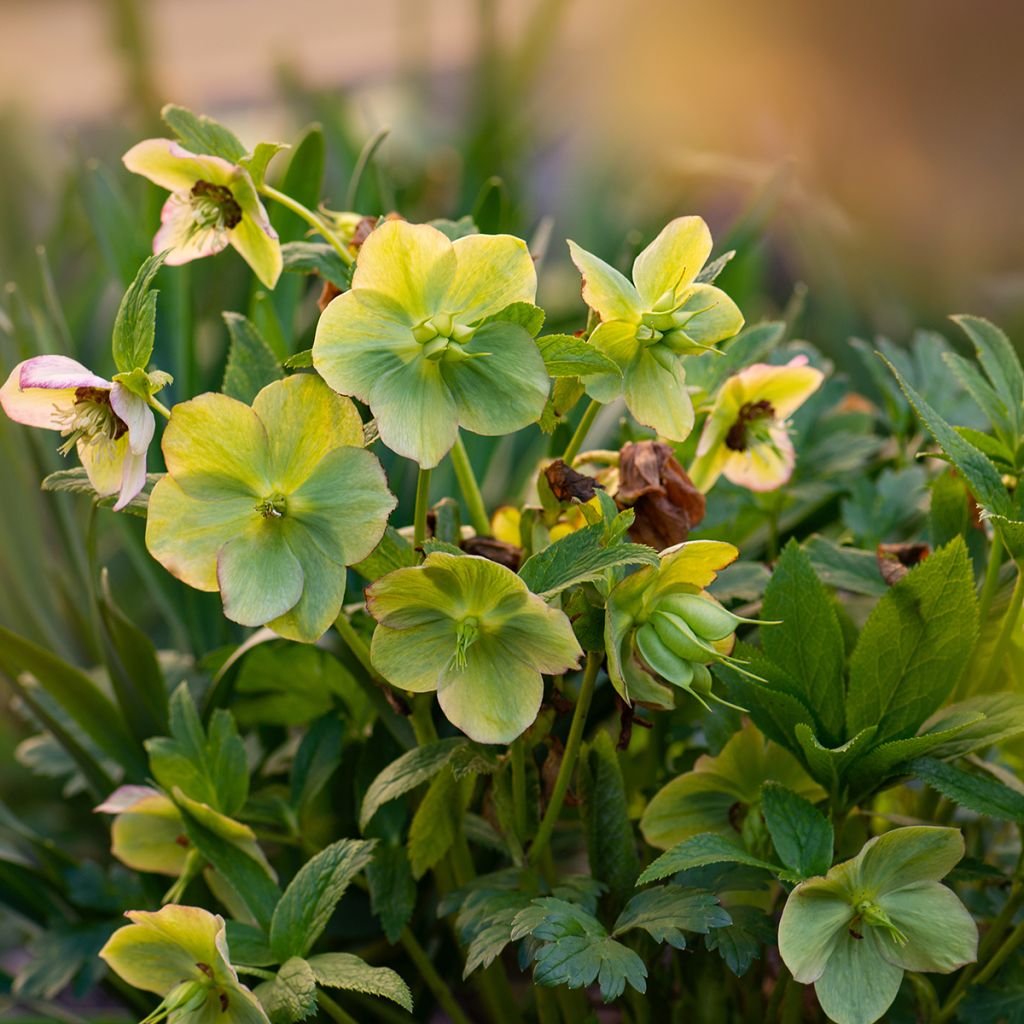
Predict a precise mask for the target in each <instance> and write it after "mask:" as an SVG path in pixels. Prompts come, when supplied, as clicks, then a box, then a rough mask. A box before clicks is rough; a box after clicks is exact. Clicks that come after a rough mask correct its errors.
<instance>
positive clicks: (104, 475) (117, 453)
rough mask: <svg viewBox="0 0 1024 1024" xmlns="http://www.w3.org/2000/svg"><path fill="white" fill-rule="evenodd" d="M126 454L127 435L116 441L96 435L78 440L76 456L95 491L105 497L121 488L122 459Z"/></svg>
mask: <svg viewBox="0 0 1024 1024" xmlns="http://www.w3.org/2000/svg"><path fill="white" fill-rule="evenodd" d="M127 456H128V435H127V434H124V435H123V436H121V437H119V438H118V439H117V440H116V441H111V440H110V439H109V438H106V437H97V438H94V439H93V440H92V441H84V440H83V441H79V442H78V458H79V459H80V460H81V462H82V465H83V466H84V467H85V472H86V474H87V475H88V477H89V483H91V484H92V486H93V488H94V489H95V491H96V493H97V494H99V495H101V496H103V497H107V496H108V495H111V494H117V492H118V491H120V490H121V480H122V477H123V475H124V460H125V458H126V457H127Z"/></svg>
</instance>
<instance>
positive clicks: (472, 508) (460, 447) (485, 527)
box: [452, 435, 491, 537]
mask: <svg viewBox="0 0 1024 1024" xmlns="http://www.w3.org/2000/svg"><path fill="white" fill-rule="evenodd" d="M452 469H454V470H455V478H456V479H457V480H458V481H459V490H460V491H462V497H463V500H464V501H465V502H466V509H467V510H468V511H469V521H470V522H471V523H472V524H473V529H474V530H475V531H476V533H477V536H479V537H489V536H490V535H491V521H490V519H489V518H488V516H487V506H486V505H484V496H483V495H482V494H481V493H480V485H479V484H478V483H477V482H476V475H475V474H474V473H473V465H472V463H471V462H470V461H469V454H468V453H467V452H466V446H465V445H464V444H463V443H462V436H461V435H458V436H456V438H455V446H454V447H453V448H452Z"/></svg>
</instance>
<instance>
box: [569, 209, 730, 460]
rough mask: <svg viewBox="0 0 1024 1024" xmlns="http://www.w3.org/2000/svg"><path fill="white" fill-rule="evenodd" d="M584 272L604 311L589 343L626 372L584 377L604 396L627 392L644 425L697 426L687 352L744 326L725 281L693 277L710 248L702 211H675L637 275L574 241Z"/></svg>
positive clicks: (670, 429) (671, 429)
mask: <svg viewBox="0 0 1024 1024" xmlns="http://www.w3.org/2000/svg"><path fill="white" fill-rule="evenodd" d="M569 251H570V253H571V254H572V260H573V263H575V264H576V267H577V268H578V270H579V272H580V273H581V274H582V275H583V301H584V302H586V304H587V305H588V306H589V307H590V308H591V309H592V310H593V311H594V312H595V313H597V314H598V316H599V317H600V318H601V323H600V324H598V326H597V327H596V328H595V330H594V332H593V333H592V334H591V335H590V343H591V344H592V345H594V346H595V347H596V348H598V349H600V350H601V352H603V353H604V354H605V355H606V356H608V358H609V359H612V360H613V361H614V362H615V363H617V364H618V366H619V367H620V369H621V371H622V373H621V376H620V375H619V374H611V373H606V374H594V375H592V376H589V377H586V378H584V381H583V383H584V385H585V386H586V389H587V394H588V395H590V397H591V398H594V399H596V400H597V401H599V402H610V401H612V400H613V399H615V398H618V397H619V396H620V395H623V396H625V399H626V407H627V408H628V409H629V411H630V412H631V413H632V414H633V416H634V417H635V418H636V419H637V420H638V421H639V422H640V423H643V424H645V425H646V426H649V427H653V428H654V429H655V430H656V431H657V432H658V433H659V434H660V435H661V436H663V437H667V438H669V439H671V440H673V441H685V440H686V438H687V437H688V436H689V434H690V431H691V430H692V429H693V403H692V402H691V400H690V395H689V392H688V391H687V390H686V385H685V379H686V375H685V372H684V370H683V358H684V357H685V356H686V355H690V354H693V353H695V352H703V351H706V350H707V349H709V348H711V347H712V346H714V345H715V344H717V343H718V342H720V341H724V340H725V339H726V338H731V337H732V336H733V335H734V334H736V333H737V332H738V331H739V329H740V328H741V327H742V326H743V314H742V313H740V311H739V308H738V307H737V306H736V303H735V302H733V300H732V299H730V298H729V296H728V295H726V294H725V292H723V291H722V290H721V289H720V288H715V287H714V286H713V285H710V284H701V283H698V282H697V281H696V278H697V275H698V274H699V273H700V271H701V268H702V267H703V266H704V264H705V263H706V262H707V258H708V256H709V255H710V254H711V232H710V231H709V230H708V226H707V224H705V223H704V221H703V219H702V218H700V217H677V218H676V219H675V220H672V221H669V223H668V224H666V225H665V227H664V228H662V230H661V233H660V234H659V235H658V237H657V238H655V239H654V241H653V242H651V244H650V245H649V246H647V248H646V249H644V251H643V252H641V253H640V255H639V256H637V258H636V260H635V261H634V263H633V281H628V280H627V279H626V278H625V277H624V276H623V275H622V274H620V273H619V272H618V271H617V270H616V269H615V268H614V267H611V266H609V265H608V264H607V263H605V262H604V261H603V260H601V259H598V257H597V256H594V255H593V254H591V253H589V252H587V251H586V250H585V249H581V248H580V247H579V246H578V245H577V244H576V243H575V242H569Z"/></svg>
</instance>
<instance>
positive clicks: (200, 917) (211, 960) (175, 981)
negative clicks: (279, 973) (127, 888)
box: [100, 904, 269, 1024]
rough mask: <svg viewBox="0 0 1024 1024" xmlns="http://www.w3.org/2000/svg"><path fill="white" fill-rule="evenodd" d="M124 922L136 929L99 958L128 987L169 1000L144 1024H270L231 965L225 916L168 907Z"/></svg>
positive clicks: (120, 933)
mask: <svg viewBox="0 0 1024 1024" xmlns="http://www.w3.org/2000/svg"><path fill="white" fill-rule="evenodd" d="M125 917H127V918H129V920H131V921H132V924H129V925H125V926H124V927H123V928H119V929H118V930H117V931H116V932H114V934H113V935H111V937H110V939H109V940H108V941H107V944H106V945H105V946H104V947H103V949H101V950H100V956H101V957H102V958H103V959H104V960H105V961H106V962H107V965H108V966H109V967H110V969H111V970H112V971H114V973H115V974H117V975H119V976H120V977H121V978H123V979H124V980H125V981H126V982H128V984H129V985H132V986H134V987H135V988H141V989H143V990H144V991H146V992H155V993H156V994H157V995H158V996H163V997H164V999H163V1002H162V1003H161V1004H160V1005H159V1006H158V1007H157V1008H156V1009H155V1010H154V1011H153V1012H152V1013H151V1014H150V1015H149V1016H148V1017H146V1018H145V1020H144V1021H143V1022H142V1024H157V1022H158V1021H164V1020H166V1021H167V1022H168V1024H269V1021H268V1019H267V1015H266V1013H264V1011H263V1008H262V1007H261V1006H260V1004H259V1002H258V1001H257V999H256V997H255V996H254V995H253V994H252V992H250V991H249V989H247V988H246V987H245V986H244V985H242V984H240V983H239V981H238V975H237V974H236V973H235V969H234V968H233V967H232V966H231V963H230V961H229V960H228V955H229V954H228V944H227V938H226V929H225V925H224V918H222V917H220V915H217V914H211V913H209V911H206V910H202V909H200V908H199V907H182V906H177V905H175V904H169V905H168V906H166V907H163V908H161V909H160V910H157V911H155V912H150V911H145V910H129V911H128V913H127V914H125Z"/></svg>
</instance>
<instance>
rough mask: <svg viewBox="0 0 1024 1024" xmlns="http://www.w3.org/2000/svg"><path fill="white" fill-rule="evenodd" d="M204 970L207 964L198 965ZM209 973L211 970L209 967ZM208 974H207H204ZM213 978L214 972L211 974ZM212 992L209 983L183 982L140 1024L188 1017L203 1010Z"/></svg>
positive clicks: (151, 1023)
mask: <svg viewBox="0 0 1024 1024" xmlns="http://www.w3.org/2000/svg"><path fill="white" fill-rule="evenodd" d="M196 966H197V967H199V968H200V969H202V968H203V967H206V965H205V964H196ZM207 971H209V968H208V967H207ZM204 973H206V972H204ZM210 974H211V977H212V972H210ZM209 992H210V985H209V983H204V982H202V981H183V982H182V983H181V984H180V985H177V986H175V987H174V988H172V989H171V991H170V992H168V993H167V995H166V996H165V997H164V999H163V1002H161V1003H160V1005H159V1006H158V1007H157V1008H156V1009H155V1010H154V1011H153V1012H152V1013H151V1014H150V1015H149V1016H148V1017H146V1018H144V1019H143V1020H142V1021H140V1022H139V1024H159V1022H160V1021H165V1020H167V1019H168V1018H169V1017H171V1016H176V1017H178V1018H181V1017H184V1016H187V1015H189V1014H191V1013H193V1012H195V1011H197V1010H199V1009H201V1008H202V1006H203V1004H204V1003H205V1002H206V999H207V996H208V995H209Z"/></svg>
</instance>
